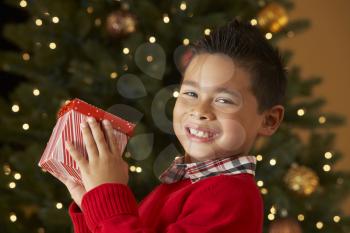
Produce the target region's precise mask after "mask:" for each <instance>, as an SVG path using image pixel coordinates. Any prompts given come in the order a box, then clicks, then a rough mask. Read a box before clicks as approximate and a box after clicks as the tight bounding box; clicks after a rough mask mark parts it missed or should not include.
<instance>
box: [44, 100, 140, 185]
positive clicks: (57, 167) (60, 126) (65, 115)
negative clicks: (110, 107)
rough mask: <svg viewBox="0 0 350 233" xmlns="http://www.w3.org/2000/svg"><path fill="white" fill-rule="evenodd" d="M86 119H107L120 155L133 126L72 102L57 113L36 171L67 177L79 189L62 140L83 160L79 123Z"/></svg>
mask: <svg viewBox="0 0 350 233" xmlns="http://www.w3.org/2000/svg"><path fill="white" fill-rule="evenodd" d="M88 116H92V117H95V119H96V120H97V121H98V122H100V121H102V120H103V119H107V120H109V121H110V122H111V123H112V126H113V128H114V131H113V132H114V134H115V135H116V136H117V138H118V147H119V150H120V152H121V153H123V151H124V149H125V146H126V144H127V141H128V139H129V138H130V137H131V136H132V134H133V129H134V127H135V125H134V124H132V123H130V122H128V121H126V120H124V119H122V118H120V117H117V116H115V115H113V114H111V113H108V112H106V111H104V110H102V109H100V108H97V107H95V106H93V105H90V104H88V103H86V102H84V101H82V100H80V99H77V98H75V99H73V100H71V101H69V102H68V103H67V104H66V105H64V106H63V107H62V108H61V109H60V110H59V112H58V114H57V118H58V119H57V123H56V125H55V127H54V129H53V131H52V134H51V137H50V139H49V141H48V143H47V145H46V148H45V150H44V153H43V155H42V157H41V159H40V161H39V164H38V165H39V166H40V167H42V168H43V169H44V170H46V171H48V172H50V173H51V174H52V175H53V176H55V177H59V176H64V177H68V178H70V179H73V181H74V182H77V183H79V184H81V185H83V183H82V181H81V174H80V170H79V167H78V166H77V164H76V162H75V161H74V160H73V159H72V157H71V156H70V154H69V152H68V151H67V150H66V148H65V143H64V142H65V140H68V141H70V142H72V143H73V144H74V146H75V148H77V150H79V152H80V153H81V154H82V155H83V156H85V157H86V158H87V151H86V147H85V145H84V143H83V135H82V132H81V130H80V123H81V122H83V121H86V118H87V117H88Z"/></svg>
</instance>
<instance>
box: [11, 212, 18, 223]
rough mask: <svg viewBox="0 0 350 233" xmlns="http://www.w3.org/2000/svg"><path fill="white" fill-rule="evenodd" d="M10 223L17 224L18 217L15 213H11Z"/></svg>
mask: <svg viewBox="0 0 350 233" xmlns="http://www.w3.org/2000/svg"><path fill="white" fill-rule="evenodd" d="M10 221H11V222H16V221H17V216H16V214H15V213H10Z"/></svg>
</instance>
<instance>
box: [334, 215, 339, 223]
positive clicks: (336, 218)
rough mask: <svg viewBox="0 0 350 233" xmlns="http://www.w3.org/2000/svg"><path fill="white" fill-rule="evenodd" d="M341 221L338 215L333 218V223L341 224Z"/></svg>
mask: <svg viewBox="0 0 350 233" xmlns="http://www.w3.org/2000/svg"><path fill="white" fill-rule="evenodd" d="M340 219H341V218H340V217H339V216H338V215H336V216H334V217H333V221H334V222H339V221H340Z"/></svg>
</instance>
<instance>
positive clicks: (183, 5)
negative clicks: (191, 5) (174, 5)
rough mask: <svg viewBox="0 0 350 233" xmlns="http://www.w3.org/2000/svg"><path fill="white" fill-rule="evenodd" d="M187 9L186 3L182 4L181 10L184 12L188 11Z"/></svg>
mask: <svg viewBox="0 0 350 233" xmlns="http://www.w3.org/2000/svg"><path fill="white" fill-rule="evenodd" d="M186 8H187V5H186V2H181V4H180V10H182V11H184V10H186Z"/></svg>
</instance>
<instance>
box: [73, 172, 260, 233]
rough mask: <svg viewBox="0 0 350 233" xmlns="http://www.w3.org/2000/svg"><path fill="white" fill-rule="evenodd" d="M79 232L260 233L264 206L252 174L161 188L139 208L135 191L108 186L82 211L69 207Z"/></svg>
mask: <svg viewBox="0 0 350 233" xmlns="http://www.w3.org/2000/svg"><path fill="white" fill-rule="evenodd" d="M69 214H70V217H71V219H72V222H73V226H74V232H75V233H90V232H96V233H97V232H101V233H114V232H118V233H162V232H167V233H180V232H181V233H182V232H191V233H196V232H198V233H199V232H200V233H209V232H210V233H214V232H220V233H226V232H237V233H261V232H262V226H263V202H262V198H261V195H260V192H259V189H258V188H257V186H256V183H255V179H254V176H253V175H251V174H237V175H218V176H213V177H208V178H206V179H203V180H200V181H198V182H196V183H193V184H191V181H190V180H189V179H185V180H181V181H179V182H176V183H172V184H160V185H159V186H157V187H156V188H155V189H154V190H153V191H152V192H151V193H150V194H149V195H148V196H146V198H144V199H143V200H142V201H141V202H140V204H139V205H138V204H137V202H136V200H135V197H134V195H133V193H132V192H131V190H130V188H129V187H128V186H126V185H123V184H111V183H109V184H103V185H100V186H98V187H96V188H94V189H92V190H90V191H89V192H87V193H86V194H85V195H84V197H83V200H82V212H81V211H80V209H79V207H78V206H77V205H76V204H75V203H74V202H73V203H72V204H71V205H70V207H69Z"/></svg>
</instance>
